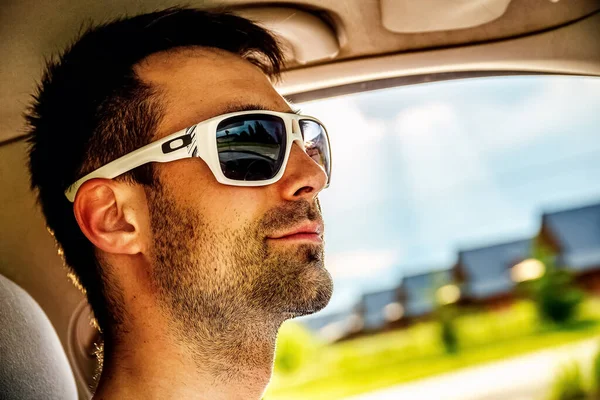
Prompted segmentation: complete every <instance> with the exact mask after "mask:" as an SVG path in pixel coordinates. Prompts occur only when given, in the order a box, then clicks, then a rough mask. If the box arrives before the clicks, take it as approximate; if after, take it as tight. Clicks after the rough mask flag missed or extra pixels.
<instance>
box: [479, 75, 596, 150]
mask: <svg viewBox="0 0 600 400" xmlns="http://www.w3.org/2000/svg"><path fill="white" fill-rule="evenodd" d="M599 100H600V79H591V78H575V77H565V78H562V79H561V78H556V77H555V78H552V79H546V80H545V81H544V86H543V88H542V90H539V91H538V92H536V93H535V94H534V95H532V96H523V97H520V98H519V97H516V98H515V101H514V102H513V103H511V104H502V103H496V104H495V106H494V107H490V104H489V103H488V104H481V105H479V106H475V107H474V108H473V109H472V113H471V118H473V119H474V120H475V121H476V125H477V126H478V127H479V128H480V129H479V132H478V134H479V135H480V137H481V139H483V141H484V142H485V144H486V145H487V147H488V148H492V149H498V150H499V149H502V148H510V147H514V146H521V145H524V144H527V143H529V142H531V141H533V140H535V139H536V138H538V137H539V136H542V135H546V134H549V133H551V132H552V131H556V130H557V129H558V130H565V131H569V130H570V129H571V127H572V126H573V125H574V123H576V122H579V121H582V120H589V119H590V116H591V115H595V114H596V113H597V112H598V110H597V104H598V101H599Z"/></svg>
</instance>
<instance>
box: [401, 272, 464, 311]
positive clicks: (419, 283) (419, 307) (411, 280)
mask: <svg viewBox="0 0 600 400" xmlns="http://www.w3.org/2000/svg"><path fill="white" fill-rule="evenodd" d="M451 278H452V276H451V271H450V270H443V271H431V272H427V273H423V274H419V275H411V276H406V277H404V279H403V280H402V289H403V291H404V304H403V305H404V315H406V316H407V317H418V316H421V315H425V314H429V313H430V312H432V311H433V310H434V309H435V305H436V301H435V290H436V289H437V288H439V287H440V286H443V285H446V284H448V283H449V282H450V281H451Z"/></svg>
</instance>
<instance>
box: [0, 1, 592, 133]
mask: <svg viewBox="0 0 600 400" xmlns="http://www.w3.org/2000/svg"><path fill="white" fill-rule="evenodd" d="M382 1H383V3H393V4H397V8H398V9H397V10H395V12H396V13H398V14H399V15H398V18H400V17H403V16H404V14H402V12H403V10H406V12H411V13H413V14H415V17H414V19H421V20H427V15H428V14H433V12H432V11H431V10H427V9H424V10H419V9H417V10H415V7H414V4H419V3H422V4H423V7H427V6H431V1H432V0H427V1H424V0H423V1H421V2H415V1H412V0H390V1H385V0H382ZM437 1H438V2H439V3H440V4H443V3H446V4H451V5H452V7H456V6H454V5H455V4H459V3H461V0H456V1H454V2H448V1H445V0H437ZM462 1H463V2H464V0H462ZM468 1H469V2H470V3H473V4H479V7H480V8H481V9H485V8H486V7H490V4H489V3H490V2H491V0H468ZM501 1H505V2H506V1H508V0H501ZM403 3H406V4H412V6H411V7H408V6H405V7H404V8H402V7H401V6H402V5H403ZM492 3H493V2H492ZM176 4H178V2H176V1H158V0H146V1H144V2H143V3H142V2H140V1H133V0H112V1H102V2H98V1H94V0H80V1H73V0H54V1H37V0H8V1H7V0H4V1H3V4H2V9H1V13H0V39H1V40H0V54H3V61H2V67H1V68H0V103H1V104H2V107H1V108H0V143H1V142H3V141H6V140H9V139H13V138H16V137H18V136H21V135H22V133H23V131H22V120H21V114H22V111H23V107H24V105H25V104H27V102H28V99H29V94H30V93H31V91H32V88H33V87H34V83H35V81H36V80H37V79H38V78H39V76H40V72H41V68H42V67H43V65H44V59H45V58H46V57H49V56H51V55H53V54H56V53H57V52H58V51H60V50H61V49H63V48H64V47H65V45H66V44H68V43H69V42H70V41H71V40H72V39H73V37H74V36H75V35H76V34H77V32H78V31H79V30H80V28H81V26H82V22H83V21H96V22H101V21H106V20H109V19H110V18H112V17H116V16H120V15H124V14H135V13H139V12H144V11H152V10H155V9H157V8H163V7H168V6H173V5H176ZM190 4H191V5H192V6H200V7H208V8H214V7H218V8H229V9H232V10H234V11H236V10H237V11H238V12H241V14H242V15H243V14H244V12H246V13H248V14H249V15H250V16H253V15H254V14H255V10H256V9H268V8H276V7H277V8H285V9H287V10H292V11H293V10H297V11H305V12H307V13H308V14H311V15H314V16H316V17H317V18H319V19H321V20H322V21H323V22H324V24H325V25H327V26H328V27H330V29H331V30H332V34H333V35H334V40H337V42H338V46H339V51H338V52H337V54H336V55H335V56H334V57H333V58H332V59H327V60H317V61H316V62H313V63H312V64H313V65H314V64H319V63H336V62H340V61H343V60H349V59H358V58H368V57H374V56H381V55H386V54H398V53H406V52H415V51H418V50H424V49H433V48H447V47H452V46H459V45H461V44H471V45H472V44H474V43H485V42H490V41H497V40H501V39H506V38H514V37H518V36H523V35H527V34H531V33H533V32H540V31H544V30H547V29H550V28H554V27H557V26H560V25H564V24H568V23H570V22H572V21H575V20H577V19H580V18H582V17H585V16H587V15H589V14H591V13H594V12H596V11H598V10H599V9H600V1H599V0H562V1H558V2H557V1H556V0H554V1H551V0H512V1H510V2H509V3H508V7H506V10H505V11H504V13H503V14H502V15H501V16H500V17H499V18H496V19H494V20H492V21H490V22H488V23H484V24H483V25H479V26H474V27H470V28H463V29H454V30H441V31H438V30H435V27H431V31H427V32H419V33H396V32H392V31H390V30H389V29H386V26H384V24H383V20H384V19H385V15H383V14H382V9H383V7H382V4H380V2H379V1H377V0H376V1H365V0H343V1H341V0H294V1H289V0H282V1H278V2H277V3H273V2H272V1H268V0H254V1H243V0H225V1H203V2H191V3H190ZM388 13H389V10H388ZM392 17H394V15H392ZM404 18H406V16H404ZM288 19H293V14H290V15H289V17H288ZM387 19H388V20H390V19H391V18H389V17H388V18H387ZM266 25H268V24H266ZM319 39H320V38H318V37H317V38H315V42H319ZM290 58H292V60H291V62H290V63H289V68H290V69H299V68H300V69H301V68H306V67H308V66H310V65H302V64H299V63H297V62H295V61H294V60H293V56H292V57H290Z"/></svg>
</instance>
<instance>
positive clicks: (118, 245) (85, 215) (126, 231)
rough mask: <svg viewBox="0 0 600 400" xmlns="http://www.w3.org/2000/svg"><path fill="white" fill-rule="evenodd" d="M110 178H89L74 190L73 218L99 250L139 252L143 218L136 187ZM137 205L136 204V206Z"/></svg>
mask: <svg viewBox="0 0 600 400" xmlns="http://www.w3.org/2000/svg"><path fill="white" fill-rule="evenodd" d="M130 189H131V186H129V185H127V186H126V187H124V186H123V183H120V182H116V181H113V180H109V179H92V180H89V181H87V182H86V183H84V184H83V185H82V186H81V187H80V188H79V190H78V191H77V197H76V198H75V202H74V204H73V212H74V213H75V219H77V223H78V224H79V227H80V229H81V231H82V232H83V234H84V235H85V236H86V237H87V238H88V239H89V240H90V241H91V242H92V243H93V244H94V245H95V246H96V247H97V248H99V249H100V250H103V251H105V252H107V253H112V254H132V255H133V254H138V253H140V252H141V251H142V249H143V247H144V246H143V235H142V234H141V232H140V225H141V221H140V219H141V218H142V217H141V215H140V212H143V210H142V209H140V207H139V204H136V203H138V202H137V201H136V199H135V196H136V195H135V190H134V191H132V190H130ZM136 205H138V206H137V207H136Z"/></svg>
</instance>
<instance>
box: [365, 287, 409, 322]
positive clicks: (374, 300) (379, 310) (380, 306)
mask: <svg viewBox="0 0 600 400" xmlns="http://www.w3.org/2000/svg"><path fill="white" fill-rule="evenodd" d="M399 302H400V299H399V295H398V289H397V288H393V289H386V290H381V291H377V292H371V293H366V294H364V295H363V299H362V307H363V318H364V327H365V329H369V330H371V329H378V328H381V327H383V326H384V325H385V324H386V323H387V322H388V320H387V318H386V316H385V307H386V306H387V305H388V304H391V303H399Z"/></svg>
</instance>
